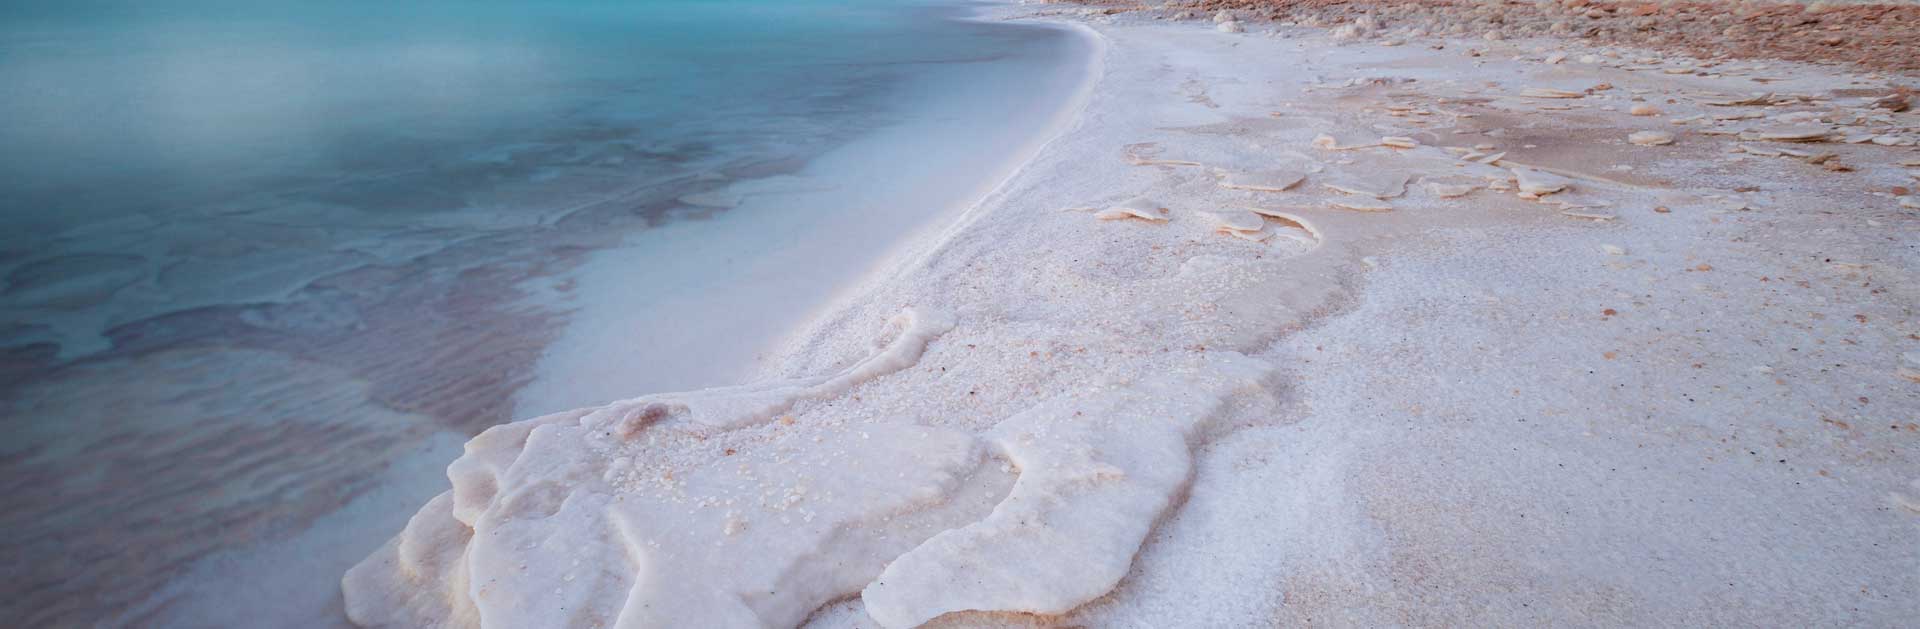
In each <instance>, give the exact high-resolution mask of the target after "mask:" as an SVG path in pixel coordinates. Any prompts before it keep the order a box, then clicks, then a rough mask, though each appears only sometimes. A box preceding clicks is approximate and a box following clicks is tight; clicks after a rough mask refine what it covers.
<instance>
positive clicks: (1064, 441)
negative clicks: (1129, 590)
mask: <svg viewBox="0 0 1920 629" xmlns="http://www.w3.org/2000/svg"><path fill="white" fill-rule="evenodd" d="M1270 371H1271V366H1270V365H1267V364H1266V363H1262V362H1260V361H1257V360H1254V359H1251V358H1247V357H1245V356H1242V355H1240V354H1237V353H1230V352H1209V353H1208V354H1207V355H1206V356H1205V357H1204V358H1203V359H1202V362H1201V363H1200V364H1198V365H1195V366H1193V367H1192V368H1189V369H1182V370H1178V371H1176V372H1173V373H1168V374H1163V375H1160V376H1157V377H1153V378H1151V379H1149V380H1147V381H1144V382H1141V383H1140V384H1138V385H1135V386H1132V387H1129V388H1121V389H1094V390H1090V391H1087V392H1076V393H1068V394H1065V395H1061V396H1058V397H1055V398H1052V399H1050V400H1047V401H1045V402H1042V403H1040V405H1038V406H1035V407H1033V408H1031V409H1028V410H1026V411H1025V412H1022V413H1020V414H1018V415H1015V416H1013V417H1012V418H1009V419H1008V420H1006V421H1005V422H1003V423H1001V424H1000V425H999V426H998V427H995V428H994V429H993V431H992V432H991V433H990V434H989V436H988V439H989V440H990V441H991V442H992V443H993V445H994V447H995V448H996V449H998V450H999V451H1000V452H1002V453H1004V454H1005V455H1006V457H1007V458H1008V459H1009V460H1011V461H1012V462H1013V464H1014V465H1015V466H1017V467H1019V468H1020V470H1021V472H1020V480H1019V481H1018V482H1016V483H1015V484H1014V486H1013V492H1012V493H1011V494H1009V495H1008V496H1007V498H1006V500H1004V501H1002V502H1001V503H1000V505H999V506H997V507H995V508H994V510H993V514H992V515H989V516H987V518H986V519H985V520H981V521H980V522H976V523H974V524H970V525H967V526H965V527H962V528H959V529H955V530H951V531H946V532H944V533H941V534H939V535H936V536H934V537H933V538H932V539H929V540H927V541H926V542H925V543H923V544H921V545H920V546H919V547H918V548H915V549H913V550H912V551H910V552H908V553H907V554H905V555H902V556H900V557H899V558H898V559H895V560H893V563H891V564H889V565H888V566H887V569H886V570H885V571H884V572H882V573H880V577H879V578H878V579H875V580H874V581H873V583H872V584H871V585H868V586H867V588H866V590H864V591H863V592H861V598H862V599H863V600H864V601H865V602H866V607H867V613H868V614H869V615H871V616H873V618H874V620H878V621H880V624H881V625H884V626H886V627H912V626H916V625H919V624H921V623H925V622H927V621H928V620H932V619H934V618H936V617H938V616H940V615H941V614H945V613H948V612H955V611H1001V612H1024V613H1033V614H1059V613H1064V612H1067V611H1071V610H1072V609H1073V608H1075V607H1079V606H1080V605H1081V604H1083V603H1086V602H1087V601H1091V600H1093V599H1095V598H1099V597H1100V596H1102V595H1105V594H1106V593H1107V592H1108V591H1110V590H1112V589H1113V587H1114V585H1116V584H1118V583H1119V582H1120V579H1121V577H1124V576H1126V574H1127V570H1128V569H1129V568H1130V567H1131V566H1132V565H1133V555H1134V553H1135V552H1137V551H1139V549H1140V544H1141V542H1142V541H1144V540H1145V539H1146V536H1147V533H1148V531H1149V530H1151V529H1152V527H1153V522H1154V520H1156V519H1157V518H1159V517H1160V514H1161V513H1162V512H1164V511H1166V509H1167V508H1168V507H1169V506H1171V505H1172V504H1173V503H1174V499H1175V497H1176V496H1178V495H1179V493H1180V491H1181V489H1182V488H1183V487H1185V485H1186V483H1187V477H1188V475H1189V474H1190V473H1191V467H1192V455H1191V453H1190V452H1189V451H1188V446H1187V442H1188V439H1190V438H1192V436H1193V435H1195V434H1196V433H1198V432H1201V431H1204V430H1205V429H1206V426H1207V424H1208V423H1210V422H1211V421H1212V419H1213V418H1214V417H1215V416H1216V415H1217V414H1219V413H1220V412H1221V410H1222V409H1223V407H1224V406H1225V403H1226V401H1227V400H1229V399H1230V398H1232V397H1233V396H1235V395H1236V394H1238V393H1241V392H1246V391H1249V390H1257V389H1258V388H1260V387H1261V381H1262V380H1264V379H1265V378H1266V377H1267V376H1268V374H1269V373H1270Z"/></svg>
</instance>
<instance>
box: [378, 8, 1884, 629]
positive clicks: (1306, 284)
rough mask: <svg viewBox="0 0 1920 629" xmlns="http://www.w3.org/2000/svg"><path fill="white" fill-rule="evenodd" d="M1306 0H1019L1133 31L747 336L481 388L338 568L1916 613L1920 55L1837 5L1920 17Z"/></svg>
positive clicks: (1592, 614) (1312, 605) (1124, 618)
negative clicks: (734, 366)
mask: <svg viewBox="0 0 1920 629" xmlns="http://www.w3.org/2000/svg"><path fill="white" fill-rule="evenodd" d="M1281 4H1289V5H1291V4H1298V5H1302V6H1306V5H1312V6H1310V7H1308V9H1310V10H1312V11H1319V10H1321V9H1322V8H1323V7H1332V8H1331V9H1327V11H1329V12H1328V13H1326V14H1324V15H1322V14H1318V13H1314V14H1311V15H1308V16H1307V17H1302V16H1301V15H1297V14H1291V13H1289V14H1280V13H1275V12H1271V11H1269V10H1268V9H1262V8H1259V7H1258V6H1255V8H1254V9H1253V10H1248V8H1247V6H1243V5H1238V4H1227V5H1218V6H1216V5H1213V4H1206V5H1201V4H1195V5H1193V6H1166V7H1152V8H1147V7H1139V6H1133V5H1128V6H1113V7H1109V6H1093V7H1087V6H1082V5H1052V4H1042V5H1021V6H997V7H992V8H989V9H987V12H988V16H989V17H990V18H992V19H1004V20H1019V21H1043V22H1048V23H1056V24H1062V25H1065V26H1067V27H1068V28H1071V29H1074V31H1075V32H1077V33H1080V34H1081V35H1082V36H1084V37H1085V38H1087V41H1088V43H1089V45H1092V46H1095V47H1096V48H1097V50H1098V53H1097V54H1096V63H1095V65H1093V66H1092V67H1090V68H1088V70H1087V73H1088V74H1087V81H1086V83H1085V88H1084V93H1082V94H1080V95H1079V96H1076V97H1075V101H1074V102H1075V103H1076V104H1075V106H1074V113H1073V114H1072V115H1071V116H1068V117H1064V118H1062V119H1061V120H1059V121H1057V123H1056V124H1054V125H1052V126H1051V127H1050V128H1049V129H1048V130H1047V131H1046V132H1045V134H1044V135H1045V136H1047V137H1046V139H1044V140H1041V141H1044V145H1040V146H1039V148H1038V149H1037V150H1036V151H1033V152H1032V154H1031V157H1030V158H1029V159H1027V161H1026V162H1025V163H1024V165H1021V166H1020V167H1019V168H1018V169H1017V170H1012V171H1011V174H1010V175H1008V176H1007V177H1006V178H1005V179H1004V181H1001V182H1000V183H999V185H998V186H997V187H995V188H993V189H992V190H991V191H990V192H988V193H986V194H985V195H984V196H983V197H982V198H980V199H979V200H978V202H977V203H974V204H973V205H971V206H970V207H968V208H966V209H965V210H964V211H961V212H958V213H957V214H956V215H954V216H952V217H951V218H950V219H946V220H943V221H942V222H941V224H939V225H936V226H933V227H930V228H928V229H925V230H923V231H922V232H921V233H919V234H918V235H917V236H915V237H914V238H912V239H911V240H909V241H908V242H906V243H905V244H903V245H901V246H898V247H896V248H893V249H892V253H890V254H889V255H888V256H887V257H886V259H885V261H884V262H882V263H880V265H879V266H877V267H875V268H873V269H869V270H867V271H866V272H865V274H864V276H863V279H861V280H860V281H858V282H856V283H854V284H853V285H851V286H850V287H849V288H847V289H846V290H844V291H842V292H841V293H840V296H839V298H838V299H837V300H836V301H834V302H832V303H830V304H828V305H827V306H825V307H823V308H822V309H821V310H819V312H818V313H817V314H816V315H815V316H814V317H813V319H812V320H811V322H810V323H809V324H807V325H806V326H805V327H803V328H802V329H801V330H800V331H799V332H797V333H795V334H794V335H792V336H791V338H788V339H787V340H786V341H785V342H784V343H783V344H781V345H780V346H779V347H778V348H777V349H775V350H773V351H769V352H766V353H765V354H763V355H762V358H761V359H760V364H761V365H762V370H761V372H760V373H758V374H755V376H754V377H753V378H751V379H749V380H748V381H746V382H745V383H743V384H739V385H736V386H728V387H720V388H711V389H700V390H694V391H687V392H678V393H669V392H656V391H631V394H633V395H637V396H639V397H634V398H631V399H627V400H623V401H619V402H614V403H611V404H607V405H603V406H595V407H589V408H583V409H578V410H574V411H567V412H561V413H556V414H551V415H545V416H541V417H537V418H533V419H528V420H524V421H520V422H516V423H512V424H507V425H502V426H498V427H495V428H492V429H489V430H487V431H486V432H484V433H482V434H481V435H480V436H479V437H477V438H475V439H474V440H473V441H471V442H469V443H468V444H467V445H466V448H465V453H464V454H463V455H462V456H461V457H460V459H459V460H458V461H456V462H455V463H454V464H453V465H452V466H451V467H449V468H448V470H447V476H448V478H449V479H450V481H451V488H450V489H449V490H448V491H447V492H446V493H443V494H441V495H440V496H439V497H437V498H435V499H433V500H432V501H431V502H429V503H427V504H426V505H425V506H424V507H423V508H422V509H421V510H420V512H419V513H418V514H417V515H415V516H414V517H413V519H412V520H411V521H410V522H409V523H408V525H407V527H406V529H405V530H404V531H402V532H399V534H398V535H397V536H396V537H395V538H394V540H393V541H391V542H389V543H388V544H387V545H386V546H385V547H384V548H382V549H381V550H380V551H378V552H376V553H375V554H373V556H371V557H369V558H367V559H366V560H365V561H364V562H362V563H360V564H359V565H358V566H356V567H355V568H353V569H352V570H351V571H349V572H348V573H347V574H346V576H345V579H344V581H343V584H342V585H343V589H344V592H345V604H346V611H347V614H348V616H349V617H350V618H351V619H352V620H353V621H354V622H355V623H357V624H360V625H363V626H378V627H426V626H436V627H651V626H687V627H696V626H698V627H734V626H765V627H791V626H807V627H822V628H824V627H888V628H898V627H912V626H922V625H924V626H937V627H989V626H992V627H1000V626H1004V627H1052V626H1063V627H1082V626H1084V627H1175V626H1195V627H1199V626H1205V627H1258V626H1294V625H1317V624H1329V625H1335V626H1382V625H1420V626H1531V625H1576V626H1620V625H1633V626H1754V625H1766V626H1843V625H1844V626H1901V625H1905V624H1910V623H1911V622H1912V621H1911V619H1913V618H1915V617H1920V318H1916V317H1920V281H1916V278H1920V274H1917V273H1916V272H1920V197H1916V196H1914V195H1913V190H1914V189H1915V188H1920V146H1916V144H1917V143H1920V111H1915V110H1914V108H1913V106H1915V105H1920V103H1908V102H1907V100H1906V99H1907V96H1906V94H1908V92H1906V91H1904V90H1903V89H1902V88H1903V87H1911V86H1913V85H1914V84H1915V77H1914V75H1912V74H1910V72H1911V71H1912V68H1910V67H1902V66H1900V65H1899V64H1898V63H1896V62H1892V61H1886V62H1869V63H1864V64H1863V63H1861V62H1860V60H1859V59H1857V58H1848V57H1846V56H1845V55H1840V56H1836V55H1838V54H1839V53H1829V52H1822V51H1826V50H1827V49H1846V50H1847V51H1848V54H1852V55H1855V56H1856V57H1857V56H1858V54H1862V53H1867V54H1880V55H1886V54H1890V53H1891V52H1897V51H1899V50H1901V49H1900V48H1899V47H1898V45H1897V43H1895V44H1886V45H1885V46H1886V47H1876V46H1880V44H1873V43H1871V42H1869V44H1862V45H1860V46H1854V43H1853V42H1847V43H1845V44H1844V45H1842V44H1833V45H1828V44H1821V43H1819V39H1820V38H1815V39H1812V40H1809V41H1811V42H1812V43H1811V44H1810V45H1811V46H1817V47H1818V48H1808V49H1806V50H1801V49H1799V48H1795V47H1794V46H1792V45H1788V44H1781V45H1780V46H1779V47H1777V49H1769V48H1767V46H1764V45H1758V44H1756V45H1755V46H1752V47H1749V48H1745V49H1738V50H1731V51H1730V50H1727V49H1726V48H1727V47H1725V46H1722V47H1720V48H1714V47H1708V46H1702V45H1701V43H1700V42H1701V41H1704V39H1703V38H1704V37H1705V36H1700V37H1693V36H1688V37H1675V38H1673V39H1672V40H1666V39H1663V40H1661V41H1652V40H1648V39H1644V38H1641V36H1639V35H1633V34H1632V33H1637V32H1639V31H1637V30H1635V29H1634V28H1623V30H1622V31H1621V33H1620V34H1618V36H1615V35H1609V34H1603V33H1599V32H1597V31H1595V32H1591V33H1585V34H1584V35H1583V34H1582V32H1581V31H1580V30H1579V29H1574V28H1572V27H1568V28H1567V29H1564V32H1562V29H1558V28H1556V27H1555V26H1553V24H1555V23H1558V22H1560V21H1567V20H1575V19H1578V20H1592V21H1593V22H1594V23H1603V24H1612V23H1613V22H1611V20H1616V19H1617V20H1622V21H1629V20H1633V19H1637V18H1641V17H1653V18H1656V19H1658V18H1659V16H1660V15H1661V14H1660V13H1659V9H1658V8H1657V7H1656V8H1655V10H1653V11H1649V12H1647V13H1644V14H1638V15H1635V12H1636V11H1639V9H1638V8H1637V7H1638V6H1639V5H1631V6H1629V5H1618V6H1614V5H1607V6H1601V5H1600V3H1595V4H1593V5H1589V4H1588V3H1585V2H1580V3H1578V6H1575V3H1558V4H1557V3H1543V4H1541V5H1537V6H1540V7H1547V6H1552V7H1553V9H1552V10H1553V11H1554V12H1557V13H1554V15H1553V16H1549V17H1547V18H1540V19H1539V20H1535V18H1534V17H1530V16H1525V15H1514V16H1511V17H1509V16H1506V15H1502V16H1501V17H1500V18H1499V21H1497V22H1492V23H1495V24H1502V25H1504V26H1496V27H1495V28H1493V29H1492V30H1487V29H1483V28H1481V26H1482V25H1484V23H1487V22H1488V21H1489V20H1491V18H1489V17H1487V16H1484V15H1483V16H1478V17H1472V16H1471V15H1470V17H1471V19H1466V20H1464V21H1459V22H1454V24H1455V25H1462V24H1464V25H1466V26H1463V27H1462V28H1459V29H1452V28H1439V27H1438V26H1436V24H1438V22H1432V21H1426V20H1425V19H1424V18H1423V19H1420V20H1416V19H1414V18H1415V16H1414V14H1413V13H1409V12H1403V11H1401V10H1400V9H1398V8H1395V9H1393V10H1391V11H1388V10H1376V9H1375V8H1373V7H1377V6H1392V7H1401V6H1404V5H1399V4H1393V5H1379V3H1338V2H1303V3H1281ZM1408 4H1412V3H1408ZM1526 6H1536V5H1532V4H1529V5H1526ZM1742 6H1748V5H1742ZM1752 6H1758V7H1761V9H1756V10H1755V11H1756V13H1755V15H1761V16H1763V17H1765V18H1766V19H1773V17H1777V16H1776V14H1775V13H1773V12H1774V11H1777V10H1778V9H1776V8H1773V7H1774V5H1752ZM1222 8H1225V9H1230V10H1229V11H1228V12H1226V13H1217V12H1216V11H1218V10H1219V9H1222ZM1303 10H1306V9H1303ZM1469 10H1470V9H1469ZM1541 10H1542V11H1546V9H1541ZM1821 10H1823V9H1819V8H1816V9H1799V8H1796V9H1795V13H1794V15H1811V16H1814V17H1813V18H1812V19H1814V20H1815V22H1812V23H1807V24H1801V23H1800V22H1799V20H1800V19H1801V18H1798V17H1795V18H1793V20H1795V25H1796V26H1804V27H1807V28H1825V27H1824V26H1821V25H1819V23H1818V19H1819V17H1818V16H1819V15H1820V14H1821V13H1820V12H1821ZM1846 10H1848V11H1852V10H1854V9H1852V8H1848V9H1846ZM1593 11H1599V12H1600V13H1599V14H1598V15H1594V16H1589V15H1588V13H1590V12H1593ZM1779 15H1786V14H1784V13H1782V14H1779ZM1848 15H1853V17H1849V18H1847V19H1858V20H1865V18H1864V17H1861V16H1860V15H1855V14H1848ZM1862 15H1864V14H1862ZM1874 15H1876V16H1877V15H1879V14H1874ZM1308 18H1311V19H1308ZM1474 19H1478V20H1481V22H1480V23H1476V22H1474V21H1473V20H1474ZM1675 19H1676V20H1677V19H1678V18H1675ZM1756 19H1758V18H1756ZM1876 19H1877V18H1876ZM1707 21H1709V20H1705V19H1703V24H1704V23H1705V22H1707ZM1585 23H1586V22H1580V24H1585ZM1623 23H1627V22H1623ZM1866 23H1867V22H1866V21H1862V22H1861V24H1866ZM1875 23H1876V24H1877V22H1875ZM1834 24H1836V25H1838V24H1843V23H1842V22H1835V23H1834ZM1732 26H1733V25H1731V24H1728V25H1718V24H1716V25H1714V27H1715V29H1717V30H1718V32H1721V33H1723V35H1724V36H1725V37H1728V38H1735V37H1736V36H1741V37H1744V36H1745V35H1744V34H1741V33H1739V32H1731V34H1729V33H1730V31H1729V30H1728V29H1731V28H1732ZM1856 26H1859V25H1856ZM1882 26H1884V25H1882ZM1596 28H1599V27H1596ZM1609 28H1611V27H1609ZM1702 28H1705V26H1703V27H1702ZM1859 28H1860V29H1866V28H1867V27H1866V26H1859ZM1899 28H1905V29H1907V30H1906V32H1907V33H1909V34H1912V33H1914V32H1916V31H1915V30H1914V29H1917V28H1920V27H1915V26H1911V25H1908V26H1905V27H1895V28H1894V30H1893V31H1892V32H1894V33H1895V34H1896V35H1897V34H1898V33H1899V32H1900V31H1899ZM1455 30H1457V31H1458V32H1453V31H1455ZM1654 30H1656V31H1657V30H1658V29H1654ZM1672 32H1676V33H1678V32H1683V31H1681V30H1677V29H1676V30H1674V31H1672ZM1684 32H1692V31H1684ZM1703 32H1704V31H1703ZM1834 32H1839V31H1834ZM1850 32H1860V33H1867V32H1878V31H1868V30H1856V31H1850ZM1821 37H1825V36H1821ZM1786 39H1791V38H1786ZM1795 41H1798V40H1795ZM1908 45H1910V44H1908ZM1796 51H1798V52H1796ZM1808 51H1812V52H1808ZM1736 54H1737V55H1738V56H1735V55H1736ZM1907 58H1911V57H1907ZM928 150H930V151H934V150H938V147H937V146H933V147H928Z"/></svg>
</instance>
